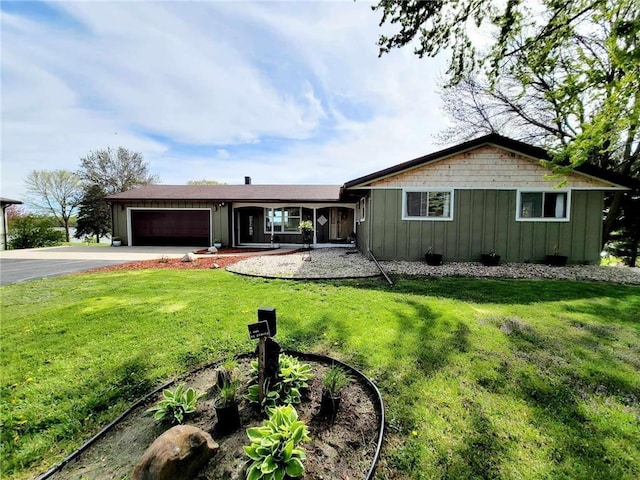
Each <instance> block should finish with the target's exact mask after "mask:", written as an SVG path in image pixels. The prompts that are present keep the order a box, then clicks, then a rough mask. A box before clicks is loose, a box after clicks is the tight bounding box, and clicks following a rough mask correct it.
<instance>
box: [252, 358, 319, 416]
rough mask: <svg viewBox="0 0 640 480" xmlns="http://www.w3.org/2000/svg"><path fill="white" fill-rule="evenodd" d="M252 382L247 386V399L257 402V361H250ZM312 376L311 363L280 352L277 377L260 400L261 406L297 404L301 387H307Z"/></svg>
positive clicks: (300, 395) (300, 396) (300, 394)
mask: <svg viewBox="0 0 640 480" xmlns="http://www.w3.org/2000/svg"><path fill="white" fill-rule="evenodd" d="M251 368H252V379H253V380H252V383H251V385H249V388H248V395H247V398H248V399H249V401H251V402H254V403H258V402H259V387H258V362H257V361H253V362H251ZM312 378H313V373H312V372H311V365H309V364H308V363H302V362H300V361H299V360H298V359H297V358H294V357H292V356H290V355H285V354H281V355H280V358H279V362H278V379H277V381H276V382H275V383H274V384H273V385H269V386H268V388H267V393H266V395H265V397H264V398H263V400H262V406H263V407H265V408H266V407H274V406H276V405H290V404H294V405H295V404H298V403H300V400H301V398H302V392H301V391H302V389H304V388H307V387H308V386H309V385H308V383H307V382H308V381H309V380H311V379H312Z"/></svg>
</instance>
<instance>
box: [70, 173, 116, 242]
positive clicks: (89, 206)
mask: <svg viewBox="0 0 640 480" xmlns="http://www.w3.org/2000/svg"><path fill="white" fill-rule="evenodd" d="M105 196H106V193H105V192H104V190H103V189H102V187H100V185H89V186H88V187H86V188H85V191H84V193H83V196H82V199H81V200H80V208H79V210H78V224H77V227H76V233H75V237H76V238H83V237H87V238H89V237H95V239H96V243H99V242H100V237H103V236H105V235H107V234H109V233H111V208H110V207H109V205H108V204H107V203H106V202H105V201H104V197H105Z"/></svg>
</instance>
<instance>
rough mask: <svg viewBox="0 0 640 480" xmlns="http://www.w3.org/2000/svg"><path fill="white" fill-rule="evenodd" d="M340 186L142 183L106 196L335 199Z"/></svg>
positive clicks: (126, 198) (116, 198)
mask: <svg viewBox="0 0 640 480" xmlns="http://www.w3.org/2000/svg"><path fill="white" fill-rule="evenodd" d="M341 190H342V187H341V186H340V185H254V184H251V185H146V186H144V187H140V188H135V189H133V190H128V191H126V192H122V193H116V194H115V195H110V196H108V197H107V198H106V200H107V201H109V202H120V201H131V200H191V201H197V200H202V201H224V202H246V201H259V202H337V201H338V200H340V193H341Z"/></svg>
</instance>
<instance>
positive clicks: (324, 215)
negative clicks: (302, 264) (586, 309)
mask: <svg viewBox="0 0 640 480" xmlns="http://www.w3.org/2000/svg"><path fill="white" fill-rule="evenodd" d="M330 211H331V209H330V208H319V209H318V210H317V211H316V242H318V243H329V225H330V221H329V217H330V216H331V214H330V213H329V212H330Z"/></svg>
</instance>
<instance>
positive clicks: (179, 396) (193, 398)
mask: <svg viewBox="0 0 640 480" xmlns="http://www.w3.org/2000/svg"><path fill="white" fill-rule="evenodd" d="M162 395H163V397H164V398H163V399H162V400H160V401H159V402H158V403H157V404H156V405H155V406H154V407H151V408H149V409H148V410H147V412H149V413H153V412H155V413H154V415H153V418H155V419H156V420H158V421H163V420H169V421H171V422H172V423H182V422H183V421H184V418H185V416H187V415H189V414H190V413H193V412H195V411H196V407H197V404H198V400H200V399H201V398H202V397H203V395H200V394H198V393H197V392H196V391H195V390H194V389H193V388H187V389H186V390H185V389H184V385H178V386H177V387H176V388H175V389H174V390H169V389H167V390H163V392H162Z"/></svg>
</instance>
